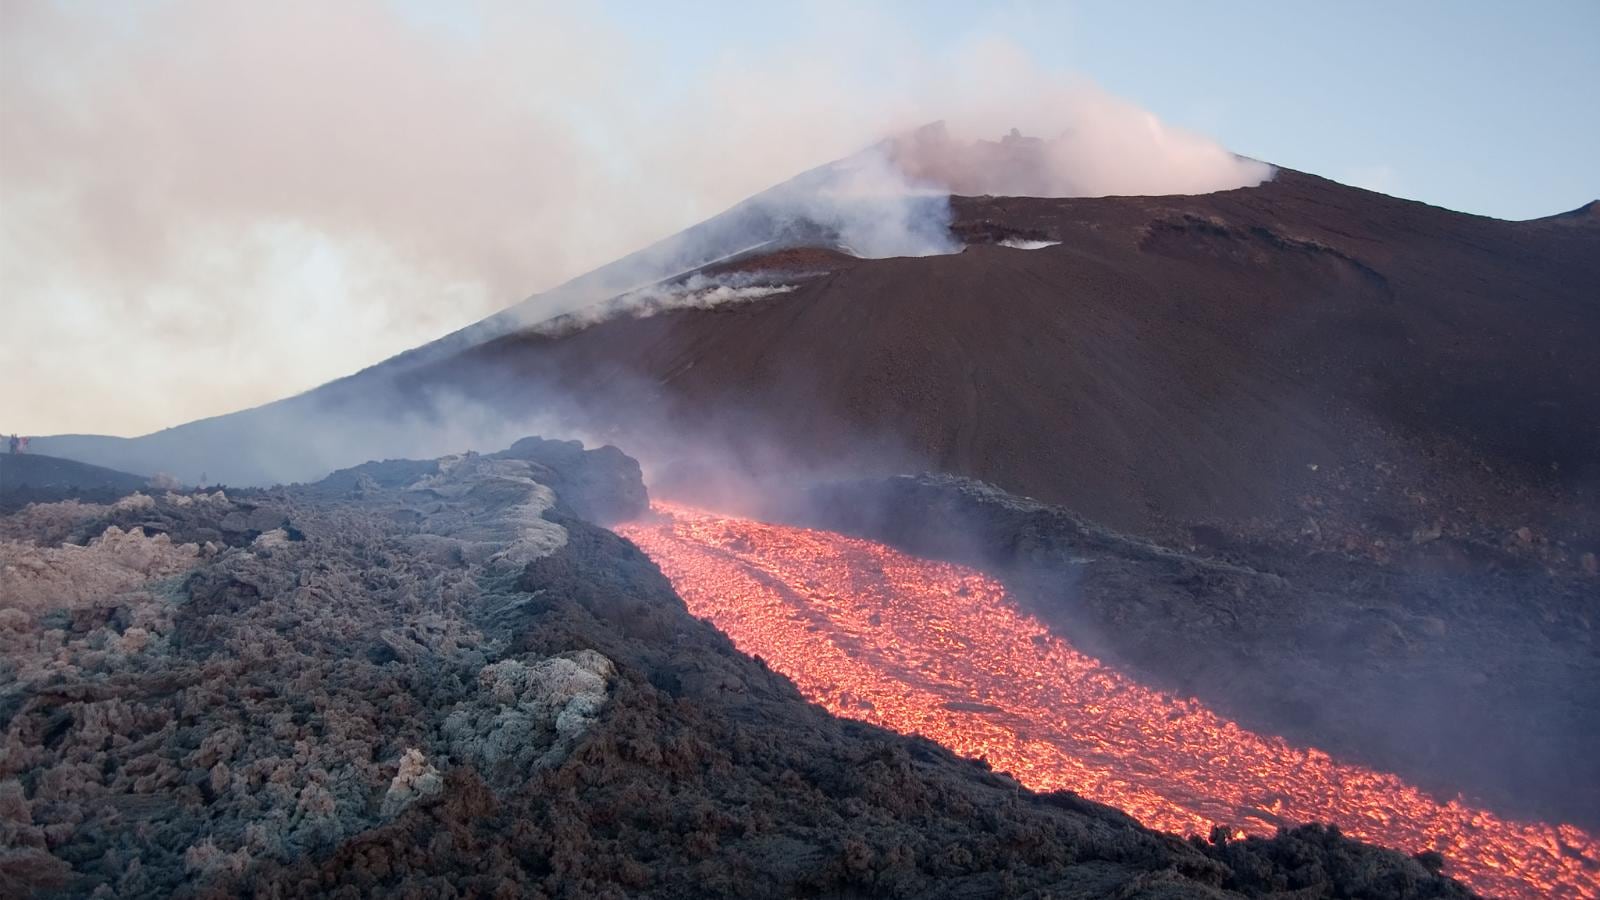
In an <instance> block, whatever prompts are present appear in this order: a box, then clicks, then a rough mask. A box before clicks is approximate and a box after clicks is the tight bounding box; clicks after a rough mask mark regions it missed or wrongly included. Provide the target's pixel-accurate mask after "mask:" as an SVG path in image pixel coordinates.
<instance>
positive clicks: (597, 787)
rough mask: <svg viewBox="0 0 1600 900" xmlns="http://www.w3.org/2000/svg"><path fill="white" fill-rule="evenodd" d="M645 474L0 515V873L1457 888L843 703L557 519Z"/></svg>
mask: <svg viewBox="0 0 1600 900" xmlns="http://www.w3.org/2000/svg"><path fill="white" fill-rule="evenodd" d="M552 483H559V484H561V485H563V487H564V489H565V490H564V492H563V493H562V495H561V496H560V497H559V498H557V497H555V496H554V495H553V494H552V493H551V492H550V491H549V490H548V488H547V486H548V485H550V484H552ZM643 502H644V494H643V490H642V484H641V483H640V480H639V470H638V468H637V466H636V465H634V464H633V463H632V461H631V460H629V459H627V458H626V457H623V456H622V455H621V454H619V453H616V452H615V451H609V450H608V451H604V452H598V453H582V452H578V451H576V450H575V449H574V448H572V447H571V446H570V445H553V444H547V443H543V442H524V443H520V444H519V445H518V446H517V447H516V448H513V450H512V451H510V452H508V453H505V454H498V455H495V456H489V457H482V456H469V457H455V458H446V459H442V460H438V461H428V462H408V461H390V462H386V463H370V464H367V465H364V466H360V467H357V468H355V469H352V470H347V471H344V472H340V473H336V474H335V475H334V476H332V477H330V478H329V479H327V480H326V481H324V482H321V483H319V484H314V485H309V486H296V487H291V488H286V489H272V490H267V491H261V492H256V493H255V494H253V495H251V496H250V497H248V498H246V499H240V500H235V499H231V498H229V497H227V496H224V495H222V494H221V493H213V494H210V495H205V494H168V495H164V496H163V497H161V498H152V497H146V496H143V495H134V496H132V497H128V498H125V499H123V500H121V501H119V502H118V503H116V504H114V505H104V506H101V505H95V504H84V503H64V504H51V505H36V506H31V507H29V508H27V509H26V510H24V511H22V512H20V513H18V514H15V515H13V516H10V517H7V518H5V519H0V523H3V529H0V536H3V538H4V539H3V540H0V552H3V553H4V554H5V556H6V559H5V562H6V564H7V565H8V566H11V567H12V568H11V569H9V570H8V571H13V572H17V573H24V575H22V576H19V578H21V580H15V581H9V582H8V583H7V584H6V585H3V586H0V642H3V643H4V647H5V655H4V657H3V659H4V662H3V666H4V671H5V678H4V679H3V680H0V728H3V731H4V745H3V746H4V752H3V753H0V835H3V841H0V847H3V849H0V894H4V895H5V896H23V895H26V894H27V893H29V892H31V891H36V892H38V893H41V894H44V895H49V896H69V895H70V896H125V897H135V896H167V895H174V894H175V895H178V896H206V897H225V896H226V897H231V896H289V895H294V896H303V895H318V896H324V895H326V896H349V897H356V896H383V897H391V896H401V897H424V896H426V897H450V896H489V895H494V896H508V897H510V896H518V897H545V896H549V897H623V896H658V897H687V896H727V897H734V896H737V897H787V896H796V895H815V896H867V895H873V896H904V897H910V896H919V897H920V896H947V897H997V896H1011V895H1033V896H1043V895H1049V896H1058V897H1104V896H1117V897H1129V898H1131V897H1178V896H1184V897H1189V896H1197V897H1221V896H1239V895H1244V896H1261V895H1265V894H1268V893H1272V892H1280V893H1276V894H1274V895H1276V896H1282V894H1281V892H1283V891H1293V892H1296V893H1294V896H1307V897H1311V896H1317V897H1357V896H1359V897H1375V898H1377V897H1395V898H1399V897H1433V896H1466V893H1465V892H1464V891H1463V890H1462V889H1461V888H1460V887H1459V886H1458V885H1456V884H1455V883H1453V882H1450V881H1447V880H1445V879H1442V878H1439V877H1436V876H1435V875H1433V874H1431V873H1430V867H1436V866H1437V863H1438V861H1437V859H1433V858H1429V859H1427V860H1425V861H1422V862H1419V861H1418V860H1414V859H1411V858H1409V857H1406V856H1404V855H1401V854H1399V853H1394V852H1390V851H1385V850H1378V849H1374V848H1371V847H1367V846H1364V845H1361V844H1358V843H1355V842H1352V841H1349V840H1347V839H1345V838H1343V837H1341V836H1339V835H1338V834H1337V833H1336V832H1334V831H1331V830H1327V829H1323V828H1319V827H1315V826H1311V827H1306V828H1299V829H1295V830H1293V831H1290V832H1284V833H1281V834H1280V835H1279V836H1277V837H1276V838H1274V839H1271V840H1261V839H1255V838H1252V839H1249V840H1247V841H1240V842H1229V841H1226V840H1224V839H1222V837H1221V836H1219V837H1218V838H1217V840H1216V841H1215V842H1211V841H1204V840H1200V839H1195V840H1192V841H1183V840H1179V839H1177V838H1174V837H1171V836H1167V835H1162V834H1157V833H1153V832H1150V831H1147V830H1145V829H1143V828H1141V827H1139V826H1138V825H1137V824H1135V823H1134V822H1132V821H1131V820H1129V819H1128V818H1127V817H1125V816H1123V815H1121V814H1119V813H1117V812H1116V811H1114V810H1111V809H1108V808H1105V807H1101V806H1098V805H1095V804H1091V803H1088V802H1085V801H1083V800H1082V799H1080V798H1077V797H1075V796H1072V795H1070V794H1066V793H1057V794H1050V795H1037V794H1033V793H1031V792H1029V791H1026V790H1023V789H1021V788H1019V787H1018V786H1017V785H1016V784H1015V783H1014V782H1012V781H1011V780H1009V779H1008V778H1005V777H1003V776H1000V775H998V774H995V773H992V772H989V771H987V770H986V769H985V768H984V767H982V766H981V765H980V764H975V763H972V762H968V761H963V760H960V759H957V758H955V757H953V756H952V755H951V754H949V753H948V752H945V751H944V750H942V749H940V748H938V747H936V746H933V745H931V744H929V743H927V742H925V741H921V740H916V739H911V738H906V737H901V736H898V735H894V734H891V733H888V732H884V731H881V730H878V729H875V728H871V727H868V726H865V725H862V724H859V723H852V722H845V721H841V720H838V719H834V718H832V717H830V716H828V715H827V714H825V713H824V712H823V711H822V710H821V709H820V708H818V707H815V706H812V705H810V704H807V703H806V702H804V701H803V700H802V698H801V697H800V696H799V695H798V693H797V692H796V691H795V689H794V688H793V686H792V685H791V684H790V683H789V682H788V681H787V680H786V679H784V678H782V677H780V676H778V675H776V674H774V673H772V672H771V671H769V670H768V669H766V667H765V666H763V665H762V664H761V663H760V662H758V661H756V660H752V659H750V658H748V657H745V656H742V655H740V654H739V653H738V652H737V651H735V650H734V648H733V647H732V646H731V644H730V643H729V641H728V640H727V639H726V638H724V637H723V636H722V635H721V634H720V633H718V632H717V631H715V630H714V629H713V628H712V627H711V626H710V625H709V624H708V623H705V622H703V621H699V620H696V619H694V618H692V617H691V616H689V615H688V613H687V611H686V610H685V609H684V606H683V604H682V602H681V601H680V600H679V599H678V598H677V596H676V595H675V594H674V593H673V592H672V589H671V587H670V585H669V584H668V583H667V581H666V580H665V579H664V578H663V577H662V576H661V574H660V573H659V571H658V570H657V569H656V568H655V566H654V565H653V564H651V563H650V562H649V561H648V560H647V559H646V558H645V557H644V556H643V555H642V554H640V553H639V552H638V550H637V549H635V548H634V547H633V546H632V545H631V544H629V543H628V542H626V541H624V540H622V539H621V538H618V537H617V536H615V535H613V534H611V533H610V532H608V531H604V530H602V529H600V528H598V527H596V526H595V525H592V524H589V523H588V522H586V521H584V520H582V519H581V518H579V517H578V516H577V514H576V510H578V509H586V510H590V511H592V513H593V514H595V515H601V516H617V515H624V514H636V513H638V512H639V511H641V510H642V508H643ZM541 511H542V512H541ZM146 526H148V527H149V528H150V529H151V530H154V531H157V532H159V533H158V534H156V535H155V536H153V537H152V536H149V535H148V534H147V532H146ZM30 534H31V535H35V536H38V537H39V538H40V540H41V543H34V542H31V541H28V540H26V539H25V538H26V537H27V536H28V535H30Z"/></svg>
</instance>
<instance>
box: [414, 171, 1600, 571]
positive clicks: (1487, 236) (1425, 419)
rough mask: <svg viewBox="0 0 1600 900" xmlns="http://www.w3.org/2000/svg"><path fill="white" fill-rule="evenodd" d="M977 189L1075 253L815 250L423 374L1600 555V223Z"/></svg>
mask: <svg viewBox="0 0 1600 900" xmlns="http://www.w3.org/2000/svg"><path fill="white" fill-rule="evenodd" d="M953 205H954V209H955V213H956V223H955V226H954V230H955V231H956V232H957V233H958V234H960V235H961V236H963V237H964V238H965V239H967V240H968V241H980V242H988V241H997V240H999V239H1002V238H1005V237H1008V236H1020V237H1029V238H1035V239H1038V238H1047V239H1051V240H1059V241H1061V244H1060V245H1059V246H1053V247H1048V248H1045V249H1040V250H1031V251H1024V250H1015V249H1010V248H1006V247H1001V246H997V245H991V244H985V243H980V244H977V245H974V246H969V247H968V249H967V250H966V251H964V252H963V253H960V254H958V255H953V256H939V257H926V258H901V259H885V260H856V259H851V258H846V257H839V256H835V255H830V254H825V253H820V252H819V253H814V254H811V258H809V259H806V260H805V262H806V263H807V265H806V266H805V268H807V269H808V270H812V271H815V270H816V268H817V266H816V264H817V263H824V264H826V265H827V266H828V268H829V271H828V273H827V274H826V275H825V276H823V277H819V278H811V279H807V280H805V281H804V282H802V283H801V286H800V287H799V289H797V290H795V291H793V292H791V293H788V294H784V295H780V296H775V297H772V298H769V299H766V300H763V301H761V302H758V303H750V304H742V305H738V306H736V307H729V308H725V309H712V310H685V311H677V312H672V313H667V314H661V315H657V316H654V317H651V318H645V319H621V320H614V321H611V322H607V323H604V324H601V325H598V326H595V327H592V328H589V329H587V330H585V331H582V332H579V333H577V334H572V335H569V336H566V337H564V338H562V339H559V340H552V339H548V338H543V337H538V336H530V335H522V336H517V335H513V336H508V337H505V338H502V339H500V340H497V341H494V342H491V343H489V344H487V345H484V346H481V347H478V348H475V349H473V350H470V351H468V352H467V353H465V354H462V355H459V356H457V357H455V358H452V359H449V360H447V361H445V362H441V363H436V364H434V365H433V366H429V367H424V368H421V369H419V370H417V371H413V372H411V373H410V374H409V375H407V376H405V383H407V384H409V385H411V386H412V387H421V386H426V385H433V386H437V385H439V384H453V385H456V386H459V387H460V388H461V389H462V390H464V391H466V392H468V393H469V394H473V393H477V394H481V393H482V392H483V390H484V388H483V385H486V384H505V383H507V379H508V378H512V379H514V380H515V383H518V384H538V383H541V382H553V383H555V384H557V385H559V386H561V387H562V388H564V389H567V390H569V391H571V392H572V394H573V395H574V396H575V397H576V398H577V400H576V404H577V406H578V407H579V408H580V409H582V410H584V411H586V413H587V414H588V419H589V422H590V424H592V425H594V426H597V427H599V428H602V429H606V428H611V429H615V430H614V431H612V432H611V434H612V435H614V436H615V438H616V439H618V440H619V442H622V443H624V445H625V446H629V447H632V448H637V449H639V450H640V451H641V452H646V450H647V448H648V447H649V446H650V442H651V440H653V439H654V437H655V432H654V431H653V428H652V427H651V426H643V425H640V424H639V423H640V422H641V421H642V420H648V421H650V422H651V423H652V426H653V425H655V424H660V423H670V425H671V426H672V427H673V428H674V429H676V430H677V431H678V432H679V433H682V434H690V435H693V436H694V437H695V439H696V441H697V444H699V445H700V446H703V445H704V443H705V441H706V440H707V438H709V437H712V436H716V437H720V438H721V439H722V440H723V441H725V442H726V444H727V446H728V447H729V448H731V449H732V450H733V453H732V456H733V457H735V458H742V459H743V460H745V461H746V462H747V464H749V465H750V466H752V467H753V468H755V469H757V470H762V469H766V470H773V469H777V468H780V467H782V466H787V465H789V464H791V463H796V462H798V463H799V464H801V465H803V466H827V467H833V468H835V469H837V468H854V469H856V470H857V471H860V470H863V469H873V468H876V469H880V470H889V469H897V470H900V471H905V470H907V469H911V468H930V469H935V470H941V471H946V472H952V473H958V474H963V475H969V476H973V477H978V478H982V479H985V480H987V481H990V482H993V483H995V484H997V485H1000V486H1002V487H1005V488H1007V489H1009V490H1013V491H1016V492H1019V493H1023V494H1027V495H1030V496H1035V497H1038V498H1040V499H1043V500H1047V501H1050V502H1055V503H1060V504H1063V505H1066V506H1069V507H1071V508H1073V509H1075V510H1077V511H1079V512H1081V513H1083V514H1085V515H1087V516H1089V517H1090V518H1093V519H1096V520H1100V521H1104V522H1106V523H1108V524H1110V525H1112V526H1115V527H1118V528H1122V529H1125V530H1132V531H1138V532H1143V533H1156V534H1164V535H1166V536H1169V537H1174V536H1176V537H1179V538H1181V539H1183V540H1185V541H1187V540H1188V539H1189V538H1190V533H1189V532H1188V531H1187V527H1188V526H1193V525H1196V524H1214V525H1217V526H1221V527H1222V528H1223V529H1224V530H1225V531H1230V532H1233V531H1245V532H1265V533H1271V534H1282V533H1283V532H1284V531H1285V529H1289V530H1292V531H1294V532H1301V531H1304V532H1305V534H1306V538H1307V540H1308V541H1310V542H1312V543H1316V544H1318V545H1320V546H1325V547H1330V548H1337V549H1343V550H1348V551H1355V552H1360V553H1364V554H1370V555H1376V556H1379V557H1382V556H1384V555H1386V554H1387V553H1389V552H1390V551H1389V550H1387V549H1386V548H1388V547H1392V546H1393V545H1394V544H1395V543H1396V542H1397V541H1398V542H1402V543H1403V542H1404V541H1406V540H1407V539H1409V538H1410V536H1411V535H1412V533H1413V532H1414V531H1416V530H1418V529H1422V530H1428V529H1433V528H1438V529H1439V530H1440V533H1441V535H1442V536H1443V537H1446V538H1452V539H1459V540H1479V541H1486V542H1489V543H1495V542H1499V541H1502V540H1504V539H1505V538H1506V536H1507V535H1508V534H1509V533H1510V532H1511V531H1512V530H1514V529H1516V528H1519V527H1522V526H1525V525H1526V526H1529V527H1530V528H1531V529H1532V533H1533V534H1532V536H1533V540H1532V543H1536V544H1539V545H1540V546H1539V548H1538V554H1537V555H1539V556H1540V557H1541V558H1542V559H1544V560H1545V561H1546V562H1549V563H1551V564H1555V565H1573V566H1575V565H1577V560H1578V557H1579V555H1580V553H1581V552H1582V551H1583V550H1593V549H1600V547H1595V546H1593V545H1594V544H1595V540H1596V504H1595V490H1596V484H1597V482H1600V349H1597V347H1600V340H1597V339H1600V302H1597V301H1596V296H1595V288H1594V286H1595V285H1596V284H1600V227H1597V225H1596V222H1595V220H1594V216H1593V215H1592V214H1585V213H1584V211H1582V210H1579V211H1575V212H1574V213H1572V214H1568V215H1566V216H1558V217H1552V218H1550V219H1544V220H1536V221H1531V222H1505V221H1499V220H1493V219H1486V218H1480V217H1474V216H1467V215H1462V214H1459V213H1454V212H1450V211H1447V210H1443V209H1438V208H1435V207H1429V206H1425V205H1423V204H1419V203H1414V202H1409V201H1403V200H1398V199H1394V198H1391V197H1387V196H1383V195H1380V194H1374V193H1371V192H1367V191H1362V190H1358V189H1354V188H1349V187H1344V186H1342V185H1338V184H1335V183H1333V182H1330V181H1326V180H1324V179H1321V178H1316V177H1313V176H1309V175H1304V174H1300V173H1297V172H1292V171H1282V172H1280V174H1279V175H1278V177H1277V179H1275V180H1274V181H1271V182H1268V183H1266V184H1263V185H1262V186H1260V187H1256V188H1248V189H1241V190H1235V191H1227V192H1223V193H1218V194H1211V195H1204V196H1196V197H1154V198H1149V197H1139V198H1103V199H1027V198H987V197H985V198H955V200H954V201H953ZM790 256H793V254H792V253H791V254H790ZM774 262H782V263H783V265H778V266H775V267H776V268H789V267H792V265H793V260H791V259H789V258H784V259H782V260H781V261H780V260H775V261H774ZM756 264H757V263H756V261H752V260H745V261H743V262H742V263H740V264H739V265H740V268H746V269H747V268H749V267H751V266H752V265H756ZM773 447H777V448H781V450H782V454H781V455H782V457H783V458H782V459H775V458H774V454H773V453H772V452H771V448H773ZM1180 526H1181V527H1180ZM1556 541H1562V542H1564V543H1565V546H1558V545H1557V544H1556V543H1555V542H1556ZM1375 542H1376V543H1375ZM1447 564H1448V562H1447Z"/></svg>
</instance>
